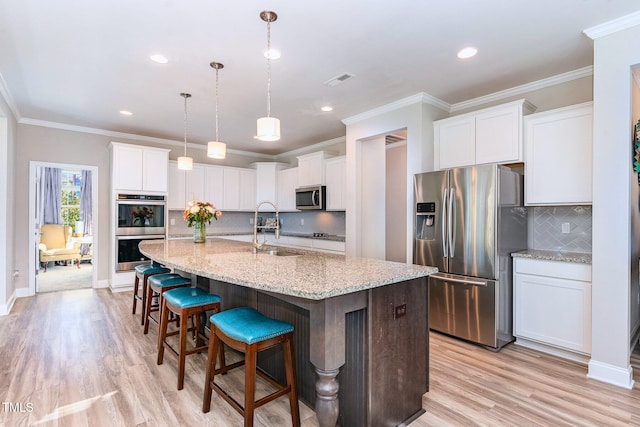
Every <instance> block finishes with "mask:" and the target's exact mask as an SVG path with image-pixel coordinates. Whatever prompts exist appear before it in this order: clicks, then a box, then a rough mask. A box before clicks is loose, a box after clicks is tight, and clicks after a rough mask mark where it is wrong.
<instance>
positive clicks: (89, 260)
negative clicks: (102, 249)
mask: <svg viewBox="0 0 640 427" xmlns="http://www.w3.org/2000/svg"><path fill="white" fill-rule="evenodd" d="M52 174H53V175H52ZM29 176H30V180H29V182H30V184H29V229H30V230H31V233H30V237H29V247H30V248H32V250H31V251H30V256H29V272H30V274H29V291H30V292H29V293H30V294H31V295H34V294H35V293H36V292H51V291H59V290H68V289H81V288H91V287H95V284H96V283H97V269H98V257H97V255H96V252H97V251H96V250H97V247H98V233H97V230H98V227H97V224H98V222H97V194H98V168H97V167H95V166H85V165H74V164H60V163H48V162H35V161H33V162H30V164H29ZM52 176H53V177H52ZM51 182H54V183H55V184H54V188H53V190H52V189H51V188H50V187H51ZM52 195H53V197H54V198H56V197H57V199H56V200H53V201H52V200H51V197H52ZM52 215H53V217H52ZM56 216H57V217H56ZM44 224H58V225H59V226H60V227H44V228H43V227H42V226H43V225H44ZM51 228H54V229H56V232H57V231H58V230H62V231H60V239H61V240H62V245H65V246H63V249H69V250H70V252H72V253H73V255H72V257H73V258H72V259H61V258H65V256H60V257H55V260H49V261H46V262H43V259H44V260H47V259H51V258H47V256H46V254H45V252H41V250H40V249H41V247H40V246H39V244H40V242H41V240H45V239H46V237H45V236H44V234H43V231H45V230H48V229H51ZM62 236H63V237H62ZM42 248H44V247H42Z"/></svg>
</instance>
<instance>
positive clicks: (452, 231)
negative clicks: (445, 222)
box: [449, 188, 456, 258]
mask: <svg viewBox="0 0 640 427" xmlns="http://www.w3.org/2000/svg"><path fill="white" fill-rule="evenodd" d="M455 192H456V190H455V189H454V188H452V189H451V191H450V192H449V257H451V258H453V255H454V253H455V242H456V195H455Z"/></svg>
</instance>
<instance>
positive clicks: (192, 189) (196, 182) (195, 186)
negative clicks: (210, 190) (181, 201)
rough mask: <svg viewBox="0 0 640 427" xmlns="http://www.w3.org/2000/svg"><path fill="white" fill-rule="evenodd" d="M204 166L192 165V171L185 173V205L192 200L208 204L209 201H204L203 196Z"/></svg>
mask: <svg viewBox="0 0 640 427" xmlns="http://www.w3.org/2000/svg"><path fill="white" fill-rule="evenodd" d="M204 170H205V166H204V165H196V164H194V165H193V169H192V170H190V171H186V174H185V176H186V183H185V193H184V197H185V203H188V202H190V201H192V200H194V199H195V200H196V201H201V202H210V200H207V199H205V194H204V187H205V185H204V180H205V175H204Z"/></svg>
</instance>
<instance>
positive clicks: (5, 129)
mask: <svg viewBox="0 0 640 427" xmlns="http://www.w3.org/2000/svg"><path fill="white" fill-rule="evenodd" d="M16 127H17V123H16V120H15V118H14V117H13V114H12V113H11V110H10V109H9V106H8V105H7V103H6V102H5V100H4V98H3V95H2V94H1V93H0V200H2V201H4V203H0V315H5V314H7V313H9V311H10V310H11V306H12V305H13V302H14V301H15V282H14V279H13V265H14V252H13V245H14V242H15V230H14V227H13V224H14V218H15V214H16V212H15V210H14V209H13V207H14V203H13V201H14V195H15V190H14V170H15V169H14V164H15V161H14V156H15V147H16ZM26 273H27V272H26V270H24V271H23V272H22V274H26Z"/></svg>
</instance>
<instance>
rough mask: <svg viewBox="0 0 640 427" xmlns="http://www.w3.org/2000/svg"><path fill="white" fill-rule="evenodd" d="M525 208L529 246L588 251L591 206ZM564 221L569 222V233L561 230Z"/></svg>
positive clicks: (542, 248) (589, 248)
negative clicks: (527, 215)
mask: <svg viewBox="0 0 640 427" xmlns="http://www.w3.org/2000/svg"><path fill="white" fill-rule="evenodd" d="M528 210H529V230H528V231H529V248H530V249H541V250H552V251H553V250H563V251H572V252H591V206H539V207H530V208H529V209H528ZM563 224H569V225H568V227H569V232H568V233H563V232H562V227H563ZM565 227H566V225H565Z"/></svg>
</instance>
